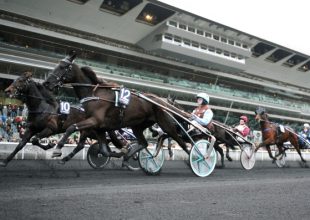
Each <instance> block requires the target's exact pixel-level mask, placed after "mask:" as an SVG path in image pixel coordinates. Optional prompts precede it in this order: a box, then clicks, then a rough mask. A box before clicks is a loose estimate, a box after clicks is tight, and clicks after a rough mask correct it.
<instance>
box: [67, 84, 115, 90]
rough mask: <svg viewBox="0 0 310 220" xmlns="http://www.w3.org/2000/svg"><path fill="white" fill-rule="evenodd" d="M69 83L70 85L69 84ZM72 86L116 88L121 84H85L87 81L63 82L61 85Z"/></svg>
mask: <svg viewBox="0 0 310 220" xmlns="http://www.w3.org/2000/svg"><path fill="white" fill-rule="evenodd" d="M69 85H71V86H69ZM74 86H79V87H94V88H95V89H97V88H110V89H113V88H115V89H117V88H121V86H112V85H106V86H104V85H100V84H96V85H93V84H87V83H68V84H63V85H62V87H67V88H71V87H74Z"/></svg>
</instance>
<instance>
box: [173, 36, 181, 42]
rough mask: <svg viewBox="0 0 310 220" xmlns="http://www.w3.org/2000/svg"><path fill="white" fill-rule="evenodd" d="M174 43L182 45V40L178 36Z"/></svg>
mask: <svg viewBox="0 0 310 220" xmlns="http://www.w3.org/2000/svg"><path fill="white" fill-rule="evenodd" d="M174 41H175V42H177V43H182V38H180V37H178V36H174Z"/></svg>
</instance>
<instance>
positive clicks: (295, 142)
mask: <svg viewBox="0 0 310 220" xmlns="http://www.w3.org/2000/svg"><path fill="white" fill-rule="evenodd" d="M289 140H290V142H291V144H292V145H293V146H294V148H295V149H296V151H297V153H298V154H299V156H300V159H301V161H302V162H303V163H304V164H306V163H307V161H306V160H305V159H304V158H303V156H302V155H301V152H300V147H299V144H298V137H297V136H295V135H293V134H291V133H290V137H289Z"/></svg>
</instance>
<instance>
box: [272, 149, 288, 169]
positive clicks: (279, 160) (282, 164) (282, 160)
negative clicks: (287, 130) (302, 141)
mask: <svg viewBox="0 0 310 220" xmlns="http://www.w3.org/2000/svg"><path fill="white" fill-rule="evenodd" d="M277 154H279V150H278V149H277V150H276V152H275V155H277ZM285 158H286V153H285V152H283V153H282V154H281V155H279V156H278V157H277V160H276V161H275V162H276V164H277V166H278V167H279V168H283V167H285V165H286V160H285Z"/></svg>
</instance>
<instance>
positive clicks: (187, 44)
mask: <svg viewBox="0 0 310 220" xmlns="http://www.w3.org/2000/svg"><path fill="white" fill-rule="evenodd" d="M183 43H184V45H186V46H190V45H191V42H190V40H187V39H183Z"/></svg>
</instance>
